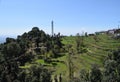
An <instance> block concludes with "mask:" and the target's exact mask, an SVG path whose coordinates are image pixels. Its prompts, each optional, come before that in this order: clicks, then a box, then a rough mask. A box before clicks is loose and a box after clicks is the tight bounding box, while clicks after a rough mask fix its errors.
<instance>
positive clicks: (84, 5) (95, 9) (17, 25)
mask: <svg viewBox="0 0 120 82" xmlns="http://www.w3.org/2000/svg"><path fill="white" fill-rule="evenodd" d="M52 20H54V27H55V32H56V33H57V32H61V34H67V35H69V34H76V33H78V32H79V33H81V32H82V31H87V32H89V33H91V32H95V31H101V30H107V29H111V28H117V26H118V24H120V0H0V35H12V36H16V35H18V34H22V33H24V32H27V31H29V30H31V28H32V27H34V26H37V27H39V28H40V29H42V30H44V31H45V32H46V33H49V34H50V33H51V21H52Z"/></svg>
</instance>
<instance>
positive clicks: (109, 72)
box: [76, 49, 120, 82]
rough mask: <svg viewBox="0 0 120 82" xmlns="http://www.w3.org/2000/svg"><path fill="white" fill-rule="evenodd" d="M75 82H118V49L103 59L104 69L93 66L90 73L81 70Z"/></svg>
mask: <svg viewBox="0 0 120 82" xmlns="http://www.w3.org/2000/svg"><path fill="white" fill-rule="evenodd" d="M76 82H120V49H119V50H117V51H113V53H112V54H109V55H108V56H107V57H106V58H105V61H104V68H102V69H101V68H99V66H98V65H96V64H94V65H93V66H92V68H91V70H90V71H86V70H84V69H83V70H81V71H80V78H79V79H78V80H77V81H76Z"/></svg>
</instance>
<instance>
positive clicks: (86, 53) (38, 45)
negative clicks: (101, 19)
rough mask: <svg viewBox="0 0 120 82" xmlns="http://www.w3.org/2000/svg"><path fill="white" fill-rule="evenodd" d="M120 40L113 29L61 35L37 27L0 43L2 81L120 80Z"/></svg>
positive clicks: (92, 81) (86, 81) (103, 81)
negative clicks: (110, 30)
mask: <svg viewBox="0 0 120 82" xmlns="http://www.w3.org/2000/svg"><path fill="white" fill-rule="evenodd" d="M118 33H119V29H118V30H116V34H118ZM119 41H120V40H119V36H116V35H115V34H109V33H104V34H103V33H95V34H89V35H88V34H87V33H85V34H82V35H80V34H79V33H77V34H76V36H61V34H60V33H58V34H54V35H49V34H46V33H45V32H44V31H43V30H40V29H39V28H38V27H33V28H32V30H31V31H29V32H25V33H23V34H22V35H19V36H17V38H16V39H14V38H6V42H4V43H1V44H0V82H120V49H119V46H120V42H119ZM103 42H104V43H103ZM82 63H83V64H82Z"/></svg>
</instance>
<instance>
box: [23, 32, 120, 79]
mask: <svg viewBox="0 0 120 82" xmlns="http://www.w3.org/2000/svg"><path fill="white" fill-rule="evenodd" d="M97 38H99V41H98V42H95V40H94V36H89V37H84V44H85V45H86V47H85V48H86V49H87V52H85V53H81V54H75V55H74V56H73V57H74V58H73V62H74V66H75V70H74V71H75V72H76V73H79V71H80V70H81V69H86V70H89V69H91V65H92V64H98V65H99V66H100V68H101V69H102V68H103V62H104V59H105V57H106V56H107V55H108V54H109V53H111V51H112V50H116V49H118V47H119V46H120V42H119V41H118V40H115V39H113V38H111V37H110V36H108V35H105V34H104V35H97ZM75 39H76V37H75V36H68V37H63V38H62V43H63V44H64V45H67V44H72V45H73V47H74V49H75V46H76V43H75ZM52 60H59V61H64V63H61V62H52V63H50V64H48V63H45V62H44V60H42V59H37V60H35V61H34V62H35V63H40V64H42V65H48V67H46V68H49V66H50V67H52V69H53V70H54V71H55V72H54V73H53V76H54V75H58V74H60V73H61V74H62V75H63V76H64V78H65V79H67V77H68V66H67V53H65V55H63V56H61V57H58V58H53V59H52ZM54 64H55V65H54ZM31 65H32V64H26V65H25V66H23V67H21V68H28V67H30V66H31Z"/></svg>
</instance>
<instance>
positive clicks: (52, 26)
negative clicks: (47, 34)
mask: <svg viewBox="0 0 120 82" xmlns="http://www.w3.org/2000/svg"><path fill="white" fill-rule="evenodd" d="M51 28H52V36H54V22H53V20H52V22H51Z"/></svg>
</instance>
